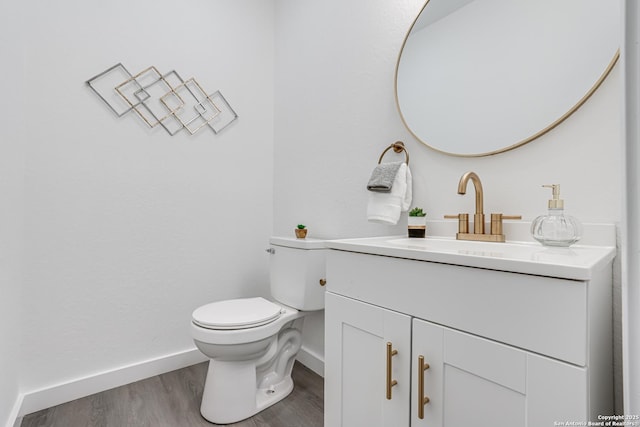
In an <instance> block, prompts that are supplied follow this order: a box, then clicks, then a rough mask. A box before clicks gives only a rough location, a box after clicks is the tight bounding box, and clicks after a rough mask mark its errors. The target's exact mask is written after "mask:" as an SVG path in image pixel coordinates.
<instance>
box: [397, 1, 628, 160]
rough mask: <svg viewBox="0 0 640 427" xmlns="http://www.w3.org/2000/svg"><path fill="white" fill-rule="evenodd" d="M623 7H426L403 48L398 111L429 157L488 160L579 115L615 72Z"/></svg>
mask: <svg viewBox="0 0 640 427" xmlns="http://www.w3.org/2000/svg"><path fill="white" fill-rule="evenodd" d="M618 3H619V2H611V1H603V0H516V1H514V0H428V1H427V3H426V4H425V6H424V7H423V9H422V11H421V13H420V15H419V16H418V17H417V18H416V20H415V21H414V23H413V25H412V27H411V29H410V30H409V33H408V34H407V37H406V39H405V41H404V44H403V47H402V50H401V52H400V56H399V59H398V64H397V67H396V101H397V104H398V109H399V111H400V115H401V116H402V120H403V121H404V123H405V125H406V126H407V128H408V129H409V130H410V131H411V132H412V133H413V134H414V135H415V137H416V138H418V139H419V140H420V141H422V142H423V143H424V144H426V145H428V146H430V147H431V148H433V149H435V150H438V151H441V152H444V153H448V154H454V155H459V156H486V155H490V154H496V153H499V152H502V151H506V150H510V149H512V148H515V147H518V146H520V145H522V144H525V143H527V142H529V141H532V140H533V139H535V138H537V137H539V136H541V135H543V134H544V133H546V132H548V131H549V130H551V129H553V128H554V127H555V126H557V125H558V124H559V123H560V122H562V121H563V120H564V119H566V118H567V117H568V116H569V115H571V114H572V113H573V112H574V111H575V110H577V109H578V108H579V107H580V106H581V105H582V104H583V103H584V102H585V101H586V100H587V99H588V98H589V96H590V95H591V94H592V93H593V92H594V91H595V90H596V89H597V88H598V86H599V85H600V84H601V83H602V81H603V80H604V79H605V78H606V76H607V75H608V74H609V72H610V71H611V69H612V68H613V66H614V65H615V63H616V61H617V59H618V56H619V53H618V46H619V33H620V30H619V27H620V10H619V6H618Z"/></svg>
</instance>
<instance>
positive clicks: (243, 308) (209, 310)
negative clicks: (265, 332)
mask: <svg viewBox="0 0 640 427" xmlns="http://www.w3.org/2000/svg"><path fill="white" fill-rule="evenodd" d="M282 312H283V307H281V306H279V305H278V304H275V303H273V302H271V301H268V300H266V299H264V298H261V297H256V298H239V299H231V300H226V301H218V302H212V303H210V304H207V305H203V306H202V307H199V308H197V309H196V310H195V311H194V312H193V314H192V320H193V323H195V324H196V325H198V326H200V327H202V328H206V329H215V330H238V329H248V328H255V327H258V326H262V325H266V324H268V323H271V322H273V321H275V320H276V319H278V318H279V317H280V315H281V314H282Z"/></svg>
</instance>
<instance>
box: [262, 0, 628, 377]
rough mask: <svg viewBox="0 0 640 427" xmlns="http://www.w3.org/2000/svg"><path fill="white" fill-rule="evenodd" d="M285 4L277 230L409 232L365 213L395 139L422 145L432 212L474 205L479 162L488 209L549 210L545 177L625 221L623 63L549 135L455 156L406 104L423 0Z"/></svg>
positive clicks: (577, 201) (418, 160) (573, 204)
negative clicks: (462, 187) (401, 75)
mask: <svg viewBox="0 0 640 427" xmlns="http://www.w3.org/2000/svg"><path fill="white" fill-rule="evenodd" d="M277 4H278V5H279V7H278V9H277V11H278V13H277V19H278V25H277V28H276V47H277V52H276V152H275V199H274V203H275V225H274V229H275V232H276V233H288V232H289V230H290V229H291V228H292V226H293V224H297V223H298V222H305V223H306V224H308V225H309V228H310V231H309V233H310V235H311V236H315V237H320V236H324V237H333V238H336V237H356V236H372V235H385V234H403V233H405V228H406V219H403V220H401V221H400V223H399V225H397V226H385V225H377V224H371V223H368V222H367V220H366V202H367V194H366V189H365V184H366V181H367V179H368V178H369V175H370V173H371V169H372V168H373V167H374V166H375V164H376V162H377V160H378V156H379V155H380V153H381V152H382V150H383V149H384V148H385V147H386V146H387V145H388V144H390V143H391V142H393V141H395V140H402V141H404V142H405V143H406V146H407V149H408V150H409V153H410V154H411V162H410V166H411V169H412V172H413V178H414V187H413V190H414V205H418V206H421V207H423V208H424V209H425V210H426V211H427V212H428V217H429V218H430V219H440V218H442V215H444V214H450V213H458V212H469V211H473V203H474V199H473V197H472V196H470V195H467V196H464V197H463V196H460V195H458V194H457V192H456V189H457V184H458V180H459V179H460V176H461V175H462V174H463V173H464V172H467V171H470V170H473V171H475V172H476V173H478V175H479V176H480V178H481V180H482V183H483V186H484V190H485V199H484V200H485V205H484V207H485V212H504V213H505V214H520V215H522V216H523V219H524V220H532V219H534V218H535V217H536V216H537V215H539V214H541V213H544V212H545V211H546V200H547V199H548V194H547V190H546V189H542V188H541V187H540V185H542V184H549V183H559V184H562V193H563V197H564V198H565V201H566V204H565V206H566V209H567V211H568V212H569V213H571V214H573V215H575V216H577V217H578V218H579V219H580V220H581V221H583V222H606V223H617V222H619V221H620V218H621V200H622V173H621V168H620V166H621V156H622V155H621V147H622V145H621V114H622V109H621V106H622V102H621V93H622V92H621V71H620V67H619V66H617V67H616V68H615V69H614V70H613V72H612V73H611V75H610V76H609V78H608V79H607V80H606V81H605V82H604V84H603V85H602V86H601V87H600V89H599V90H598V91H597V92H596V93H595V94H594V95H593V96H592V97H591V99H589V101H588V102H587V103H586V104H585V105H583V106H582V107H581V108H580V109H579V110H578V111H577V112H576V113H574V114H573V115H572V116H571V117H570V118H569V119H568V120H567V121H565V122H564V123H563V124H562V125H560V126H558V127H557V128H556V129H554V130H553V131H551V132H549V133H548V134H546V135H544V136H543V137H541V138H540V139H538V140H536V141H534V142H532V143H530V144H528V145H526V146H524V147H521V148H518V149H516V150H513V151H510V152H507V153H503V154H498V155H495V156H490V157H482V158H459V157H453V156H448V155H444V154H440V153H438V152H435V151H433V150H431V149H429V148H427V147H426V146H424V145H422V144H421V143H419V142H418V141H416V140H415V139H414V138H413V137H412V136H411V135H410V134H409V132H408V131H407V130H406V129H405V128H404V127H403V124H402V121H401V119H400V116H399V114H398V112H397V110H396V106H395V98H394V90H393V85H394V80H393V79H394V71H395V66H396V60H397V55H398V52H399V50H400V47H401V45H402V42H403V39H404V36H405V33H406V31H407V30H408V28H409V26H410V25H411V23H412V21H413V19H414V18H415V16H416V15H417V14H418V12H419V11H420V9H421V7H422V6H423V4H424V2H423V1H422V0H403V1H394V2H388V1H383V0H352V1H349V2H344V1H339V0H328V1H323V2H316V1H311V0H295V1H294V0H280V1H278V3H277ZM530 107H531V108H536V106H535V105H532V106H530ZM464 125H465V124H464V123H460V126H464ZM496 132H500V129H496ZM616 287H619V283H617V284H616ZM617 316H618V318H619V314H618V315H617ZM309 323H311V322H309ZM618 323H619V321H618ZM315 326H316V328H315V329H314V331H313V332H312V331H311V330H307V331H306V332H307V339H310V338H311V336H312V335H315V342H316V343H317V342H319V341H320V340H319V338H318V337H320V336H322V333H323V332H322V324H321V322H317V324H316V325H315ZM308 329H309V328H308ZM619 376H620V368H619V367H618V377H619Z"/></svg>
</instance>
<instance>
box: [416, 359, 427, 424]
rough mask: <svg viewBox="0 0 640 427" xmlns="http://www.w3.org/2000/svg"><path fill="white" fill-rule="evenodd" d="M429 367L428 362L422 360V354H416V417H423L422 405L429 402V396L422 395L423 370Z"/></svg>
mask: <svg viewBox="0 0 640 427" xmlns="http://www.w3.org/2000/svg"><path fill="white" fill-rule="evenodd" d="M427 369H429V364H428V363H425V362H424V356H418V418H420V419H421V420H423V419H424V405H426V404H427V403H429V398H428V397H427V396H425V395H424V371H426V370H427Z"/></svg>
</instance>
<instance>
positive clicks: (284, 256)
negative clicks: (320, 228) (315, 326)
mask: <svg viewBox="0 0 640 427" xmlns="http://www.w3.org/2000/svg"><path fill="white" fill-rule="evenodd" d="M269 242H270V244H271V245H270V252H271V255H270V258H271V260H270V283H271V296H272V297H273V298H274V299H275V300H276V301H278V302H281V303H283V304H285V305H288V306H289V307H293V308H296V309H298V310H302V311H311V310H321V309H323V308H324V292H325V286H324V279H325V277H326V276H325V262H326V261H325V260H326V253H327V250H328V249H326V248H325V241H324V240H320V239H296V238H293V237H291V238H288V237H272V238H271V239H270V240H269ZM321 282H322V284H321Z"/></svg>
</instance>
